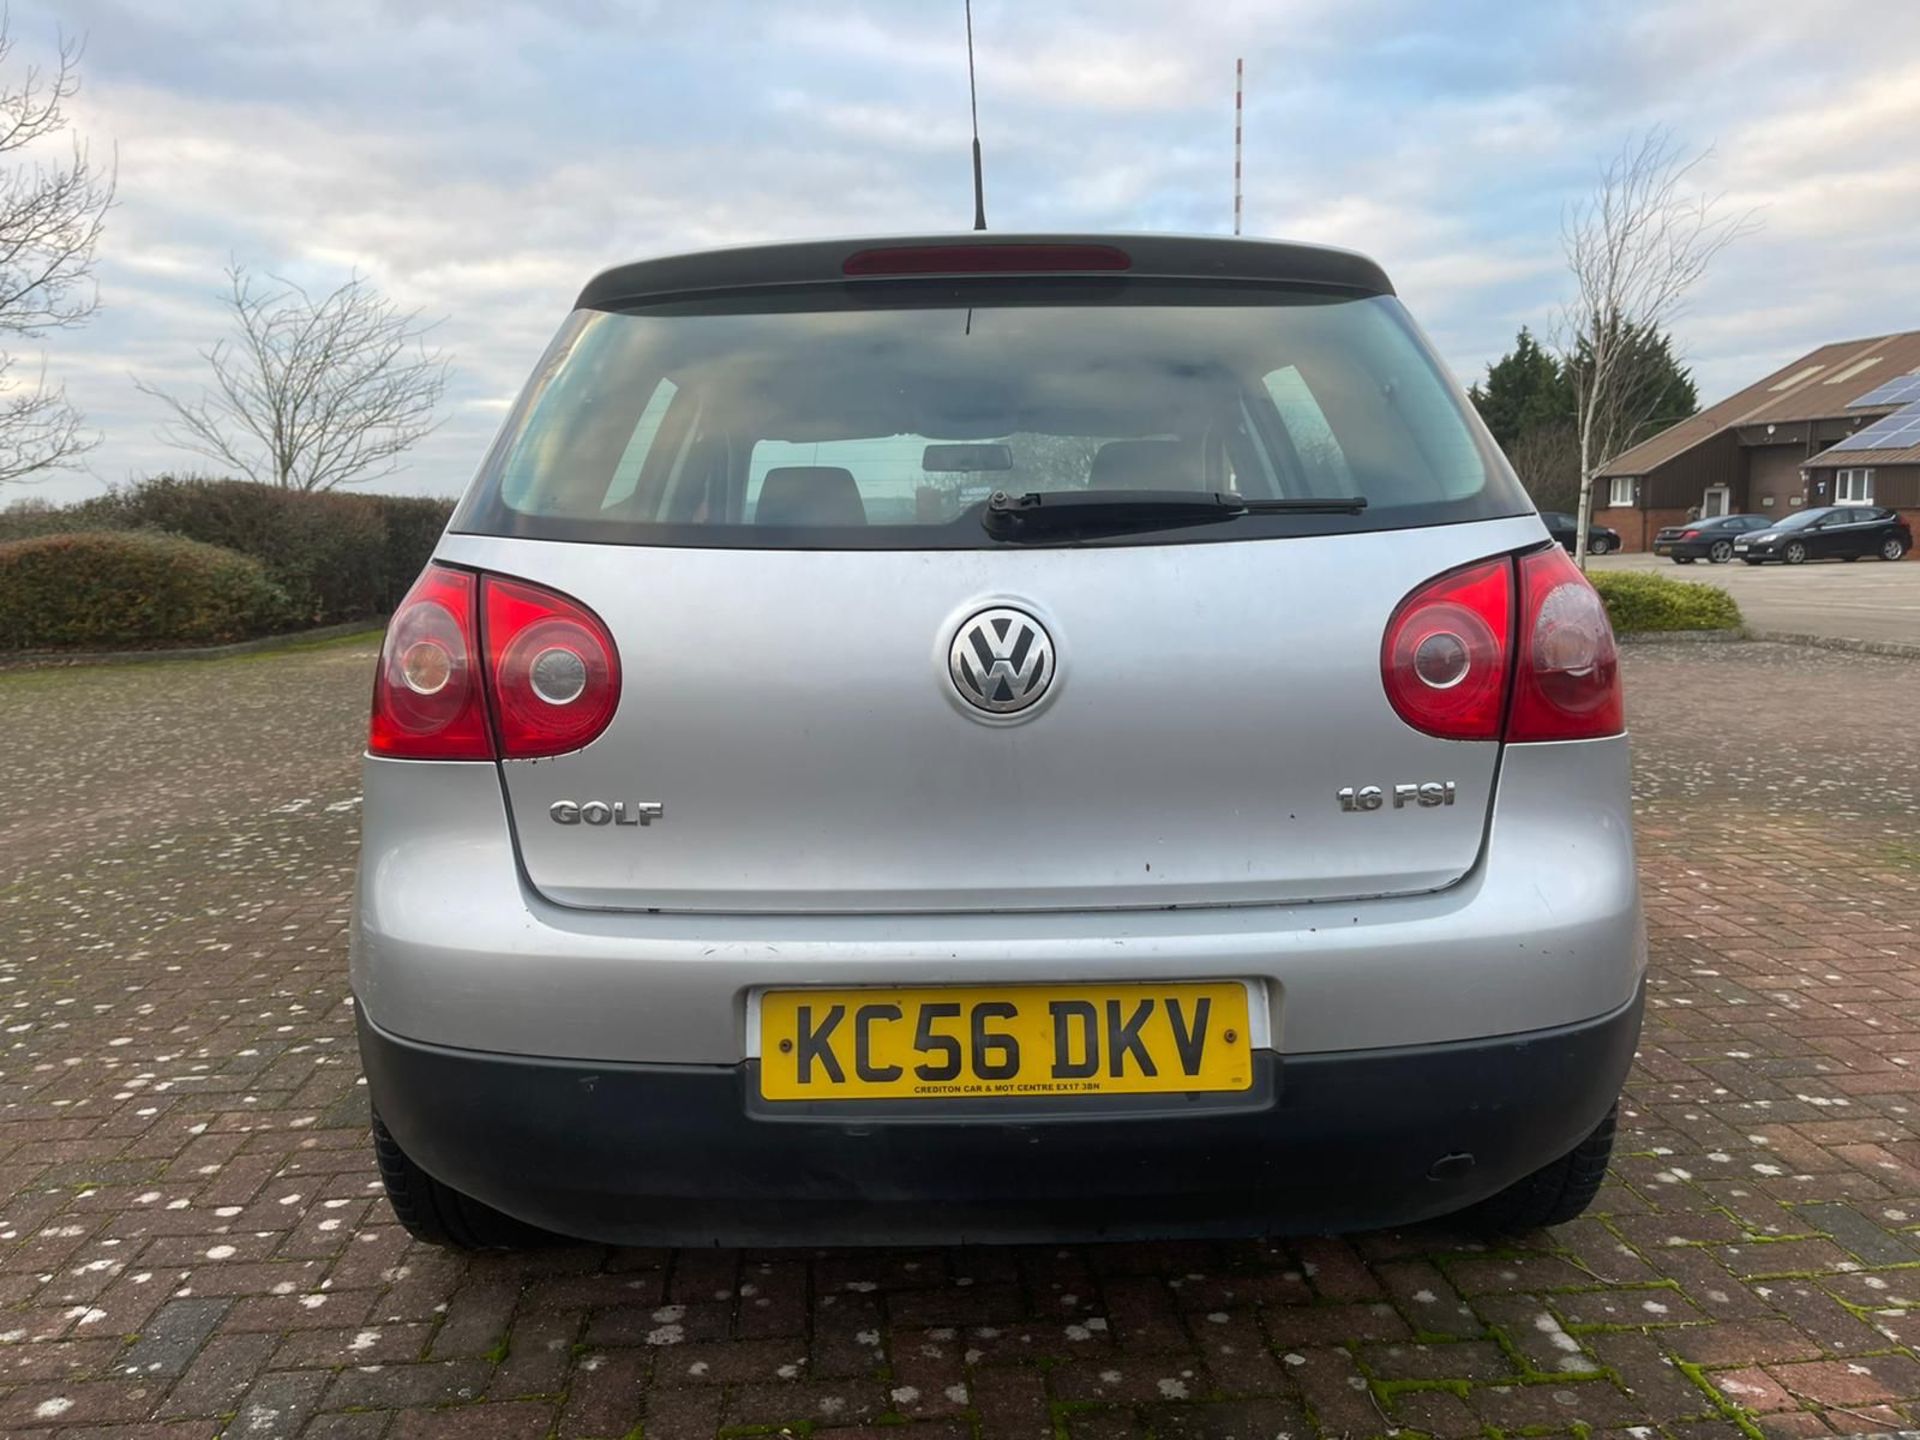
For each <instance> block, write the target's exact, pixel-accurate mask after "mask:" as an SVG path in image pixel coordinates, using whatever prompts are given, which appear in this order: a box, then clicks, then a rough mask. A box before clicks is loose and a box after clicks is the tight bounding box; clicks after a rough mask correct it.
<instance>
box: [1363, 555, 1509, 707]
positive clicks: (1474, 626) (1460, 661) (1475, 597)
mask: <svg viewBox="0 0 1920 1440" xmlns="http://www.w3.org/2000/svg"><path fill="white" fill-rule="evenodd" d="M1512 630H1513V566H1512V564H1511V562H1509V561H1508V560H1506V559H1504V558H1503V559H1499V560H1486V561H1482V562H1481V563H1479V564H1477V565H1469V566H1467V567H1466V568H1465V569H1464V570H1454V571H1451V572H1449V573H1448V574H1445V575H1442V576H1440V577H1439V578H1438V579H1435V580H1431V581H1429V582H1428V583H1427V584H1425V585H1422V586H1421V587H1420V588H1419V589H1418V590H1416V591H1414V592H1413V593H1412V594H1411V595H1409V596H1408V597H1407V598H1406V599H1405V600H1402V601H1401V602H1400V608H1399V609H1397V610H1395V611H1394V612H1393V619H1392V620H1390V621H1389V622H1388V624H1387V634H1386V639H1385V640H1384V641H1383V642H1382V645H1381V650H1380V672H1381V676H1382V678H1383V679H1384V681H1385V683H1386V688H1387V699H1388V700H1390V701H1392V702H1393V708H1394V709H1395V710H1396V711H1398V712H1399V715H1400V718H1401V719H1402V720H1404V721H1406V722H1407V724H1409V725H1411V726H1413V728H1414V729H1416V730H1423V731H1425V732H1426V733H1427V734H1429V735H1438V736H1440V737H1441V738H1442V739H1446V740H1497V739H1499V738H1500V721H1501V717H1502V715H1503V713H1504V711H1505V709H1506V700H1507V654H1508V649H1507V644H1508V639H1509V637H1510V635H1511V633H1512Z"/></svg>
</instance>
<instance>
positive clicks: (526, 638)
mask: <svg viewBox="0 0 1920 1440" xmlns="http://www.w3.org/2000/svg"><path fill="white" fill-rule="evenodd" d="M619 701H620V661H619V655H618V652H617V651H616V650H615V649H614V644H613V636H612V635H611V634H610V633H609V632H608V630H607V627H606V626H605V625H604V624H602V623H601V621H600V618H599V617H598V616H597V615H595V614H594V613H593V612H592V611H590V610H588V609H587V608H586V607H585V606H584V605H581V604H580V603H579V602H578V601H576V600H572V599H569V598H568V597H567V596H565V595H562V594H560V593H559V592H558V591H554V590H549V589H547V588H545V587H544V586H540V585H531V584H528V583H527V582H526V581H524V580H508V579H504V578H502V577H500V576H497V575H476V574H473V573H472V572H470V571H466V570H454V569H450V568H449V567H447V566H444V565H429V566H428V567H427V569H426V572H425V573H424V574H423V575H421V577H420V579H419V580H418V581H417V582H415V584H414V587H413V589H412V590H410V591H408V592H407V597H406V599H404V600H402V601H401V602H400V606H399V608H398V609H397V610H395V611H394V614H393V620H392V622H391V623H390V624H389V625H388V626H387V637H386V641H385V643H384V644H383V645H382V647H381V651H380V668H379V670H378V672H377V673H376V675H375V677H374V687H373V721H372V724H371V726H370V727H369V731H368V737H367V749H368V750H369V751H370V752H371V753H373V754H375V755H383V756H391V757H394V758H397V759H406V760H492V759H495V758H496V757H501V758H506V759H510V760H522V759H531V758H535V757H538V756H542V755H559V754H563V753H565V752H566V751H569V750H578V749H580V748H581V747H582V746H584V745H586V744H588V743H589V742H590V741H592V740H593V739H594V738H595V737H596V736H598V735H599V734H600V733H601V732H602V731H603V730H605V729H606V728H607V724H608V722H609V721H611V720H612V719H613V712H614V709H615V708H616V707H617V706H618V704H619Z"/></svg>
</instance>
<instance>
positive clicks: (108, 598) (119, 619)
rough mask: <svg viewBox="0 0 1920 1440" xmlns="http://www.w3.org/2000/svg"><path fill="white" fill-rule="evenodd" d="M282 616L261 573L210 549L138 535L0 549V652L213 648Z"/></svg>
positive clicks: (276, 595) (103, 534) (278, 599)
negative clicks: (189, 645)
mask: <svg viewBox="0 0 1920 1440" xmlns="http://www.w3.org/2000/svg"><path fill="white" fill-rule="evenodd" d="M286 612H287V596H286V592H285V591H283V590H282V589H281V588H280V587H279V586H278V585H275V584H274V583H273V581H271V580H270V579H268V578H267V572H266V567H265V566H264V565H262V564H261V563H260V562H259V561H258V560H253V559H249V558H248V557H247V556H245V555H237V554H235V553H234V552H233V551H231V550H222V549H220V548H219V547H218V546H214V545H202V544H199V543H198V542H196V541H192V540H182V539H179V538H177V537H175V536H170V535H152V534H144V533H141V532H138V531H121V532H115V531H94V532H91V533H86V534H79V535H43V536H40V537H38V538H35V539H31V540H10V541H6V542H4V543H0V650H67V649H90V650H112V649H120V648H140V647H145V646H149V645H168V644H174V645H188V644H221V643H224V642H226V641H230V640H241V639H245V638H246V637H247V636H250V635H258V634H261V633H262V632H264V631H268V630H272V629H274V628H275V627H276V626H278V625H279V624H281V623H282V621H283V620H284V618H285V615H286Z"/></svg>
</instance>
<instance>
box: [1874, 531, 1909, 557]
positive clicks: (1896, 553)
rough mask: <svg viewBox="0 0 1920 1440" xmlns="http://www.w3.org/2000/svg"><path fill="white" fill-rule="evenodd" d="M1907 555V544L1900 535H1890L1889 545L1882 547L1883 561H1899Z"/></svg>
mask: <svg viewBox="0 0 1920 1440" xmlns="http://www.w3.org/2000/svg"><path fill="white" fill-rule="evenodd" d="M1906 553H1907V542H1906V541H1904V540H1902V539H1901V538H1900V537H1899V536H1898V535H1889V536H1888V537H1887V543H1886V544H1884V545H1882V546H1881V547H1880V558H1881V559H1882V560H1899V559H1901V558H1902V557H1904V556H1905V555H1906Z"/></svg>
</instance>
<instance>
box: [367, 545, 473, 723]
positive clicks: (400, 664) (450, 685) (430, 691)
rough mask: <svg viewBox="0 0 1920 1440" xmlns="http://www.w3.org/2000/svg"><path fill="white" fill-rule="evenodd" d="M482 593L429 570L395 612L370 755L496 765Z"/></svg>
mask: <svg viewBox="0 0 1920 1440" xmlns="http://www.w3.org/2000/svg"><path fill="white" fill-rule="evenodd" d="M477 592H478V586H477V584H476V581H475V577H474V576H473V575H471V574H469V573H467V572H466V571H465V570H449V569H447V568H446V567H445V566H444V565H429V566H428V567H427V568H426V571H425V573H423V574H422V575H421V576H420V578H419V579H418V580H416V581H414V582H413V588H412V589H411V590H409V591H408V592H407V598H406V599H404V600H402V601H401V602H400V607H399V608H398V609H397V610H395V611H394V612H393V619H392V621H391V622H389V624H388V625H387V638H386V641H385V643H383V644H382V645H381V647H380V668H379V670H377V671H376V672H375V673H374V678H373V723H372V724H371V725H370V726H369V727H368V732H367V749H368V750H369V751H371V752H372V753H373V754H375V755H390V756H393V757H394V758H396V759H402V760H491V759H492V758H493V735H492V733H491V732H490V731H489V729H488V727H487V710H486V700H485V698H484V696H482V694H481V686H482V683H483V682H482V680H481V678H480V664H479V656H480V650H479V646H478V645H476V644H475V643H474V637H475V635H476V634H477V633H478V628H477V622H478V613H477V612H478V601H477Z"/></svg>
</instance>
